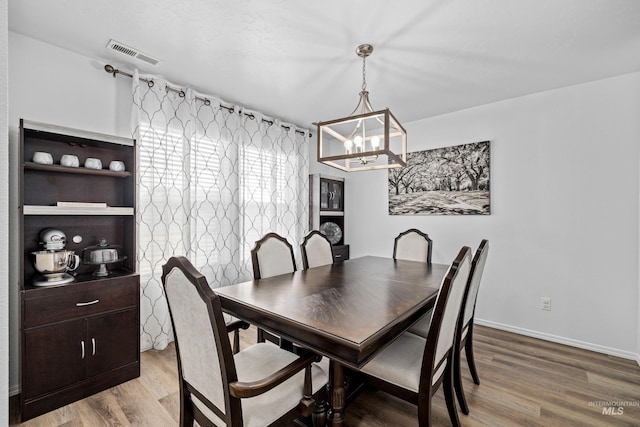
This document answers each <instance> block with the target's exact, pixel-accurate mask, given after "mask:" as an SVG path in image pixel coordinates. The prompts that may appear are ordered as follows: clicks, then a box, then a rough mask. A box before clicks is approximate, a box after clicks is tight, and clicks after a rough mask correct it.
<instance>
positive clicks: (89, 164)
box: [84, 157, 102, 169]
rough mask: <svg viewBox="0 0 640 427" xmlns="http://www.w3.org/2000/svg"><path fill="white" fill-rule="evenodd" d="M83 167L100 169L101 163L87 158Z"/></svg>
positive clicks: (98, 160)
mask: <svg viewBox="0 0 640 427" xmlns="http://www.w3.org/2000/svg"><path fill="white" fill-rule="evenodd" d="M84 167H85V168H87V169H102V161H101V160H100V159H95V158H93V157H87V160H85V161H84Z"/></svg>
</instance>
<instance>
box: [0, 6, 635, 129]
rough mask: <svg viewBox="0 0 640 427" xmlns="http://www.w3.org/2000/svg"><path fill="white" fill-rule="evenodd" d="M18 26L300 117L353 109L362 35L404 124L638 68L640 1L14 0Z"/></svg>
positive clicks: (378, 104) (307, 119) (374, 95)
mask: <svg viewBox="0 0 640 427" xmlns="http://www.w3.org/2000/svg"><path fill="white" fill-rule="evenodd" d="M9 29H10V31H13V32H16V33H20V34H23V35H25V36H28V37H32V38H34V39H38V40H41V41H44V42H47V43H50V44H53V45H56V46H59V47H62V48H65V49H68V50H71V51H74V52H77V53H79V54H82V55H86V56H88V57H90V58H93V59H98V60H99V61H100V62H101V63H102V62H103V63H104V64H107V63H109V64H112V65H114V66H115V67H117V68H120V69H123V70H127V71H131V70H133V69H134V68H138V69H140V70H141V71H142V72H146V73H151V74H156V75H160V76H163V77H165V78H166V79H168V80H170V81H171V82H174V83H176V84H178V85H182V86H190V87H192V88H194V89H196V90H197V91H198V92H200V93H202V94H205V95H213V96H217V97H219V98H221V99H222V100H224V101H227V102H228V103H230V104H232V103H233V104H239V105H242V106H245V107H247V108H249V109H254V110H257V111H260V112H263V113H265V114H266V115H269V116H272V117H277V118H280V119H282V120H283V121H286V122H289V123H293V124H296V125H298V126H302V127H309V126H311V125H310V124H311V123H312V122H316V121H324V120H331V119H334V118H338V117H341V116H345V115H347V114H349V113H350V112H351V111H352V110H353V109H354V108H355V106H356V104H357V101H358V92H359V91H360V88H361V84H362V60H361V59H360V58H358V57H357V56H356V54H355V48H356V46H358V45H359V44H361V43H370V44H372V45H373V46H374V52H373V54H372V56H371V57H370V58H368V59H367V74H366V77H367V89H368V90H369V92H370V99H371V103H372V104H373V107H374V108H375V109H383V108H385V107H389V108H390V109H391V111H392V112H393V113H394V115H395V116H396V117H397V118H398V119H399V120H400V121H401V122H410V121H413V120H417V119H421V118H426V117H431V116H434V115H438V114H443V113H447V112H451V111H457V110H462V109H465V108H469V107H474V106H477V105H482V104H487V103H491V102H495V101H499V100H503V99H509V98H513V97H518V96H522V95H526V94H530V93H535V92H540V91H545V90H550V89H555V88H559V87H564V86H569V85H573V84H578V83H583V82H588V81H593V80H598V79H602V78H606V77H611V76H616V75H621V74H626V73H630V72H635V71H640V1H638V0H519V1H514V0H398V1H393V2H392V1H388V0H351V1H347V0H322V1H295V0H268V1H267V0H234V1H221V0H216V1H212V0H190V1H176V0H138V1H131V0H109V1H101V2H95V1H86V0H56V1H48V0H9ZM110 39H115V40H117V41H119V42H121V43H123V44H125V45H128V46H131V47H133V48H135V49H138V50H140V51H142V52H144V53H145V54H147V55H151V56H153V57H155V58H158V59H159V60H160V62H159V63H158V64H157V65H156V66H151V65H149V64H147V63H145V62H142V61H139V60H137V59H132V58H128V57H126V56H122V55H121V54H118V53H115V52H112V51H110V50H108V49H107V48H106V45H107V43H108V42H109V40H110ZM96 68H97V67H96ZM96 72H99V71H98V70H96ZM102 72H104V71H102ZM105 74H106V73H105ZM122 78H124V77H122Z"/></svg>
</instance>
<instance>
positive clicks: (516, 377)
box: [10, 326, 640, 427]
mask: <svg viewBox="0 0 640 427" xmlns="http://www.w3.org/2000/svg"><path fill="white" fill-rule="evenodd" d="M474 338H475V342H474V348H475V354H476V365H477V367H478V373H479V375H480V381H481V384H480V385H479V386H476V385H475V384H473V382H472V380H471V376H470V375H469V372H468V370H467V369H466V368H465V369H464V371H463V372H464V387H465V390H466V395H467V401H468V403H469V407H470V410H471V414H470V415H469V416H465V415H463V414H462V413H460V421H461V424H462V426H464V427H471V426H554V427H555V426H598V427H600V426H640V367H638V365H637V364H636V363H635V362H634V361H630V360H624V359H620V358H616V357H611V356H606V355H602V354H598V353H593V352H590V351H586V350H580V349H576V348H573V347H568V346H564V345H560V344H555V343H549V342H546V341H541V340H537V339H534V338H529V337H524V336H521V335H516V334H512V333H509V332H504V331H499V330H496V329H491V328H486V327H480V326H477V327H476V331H475V337H474ZM254 341H255V330H254V329H253V328H252V329H249V330H248V331H242V345H243V346H246V345H248V344H250V343H251V342H254ZM463 362H464V363H466V361H465V360H464V359H463ZM465 366H466V365H465ZM611 401H614V402H623V403H624V402H626V405H625V406H621V407H622V411H623V413H622V414H619V415H618V411H619V410H618V409H617V408H616V409H615V414H616V415H613V414H611V415H608V414H603V406H601V402H611ZM17 410H18V408H17V401H16V399H15V398H12V399H11V404H10V420H11V424H10V425H11V426H21V427H45V426H46V427H49V426H51V427H54V426H65V427H76V426H77V427H80V426H84V427H96V426H150V427H163V426H175V425H177V423H178V417H179V397H178V382H177V371H176V357H175V350H174V347H173V346H169V347H168V348H167V349H165V350H163V351H153V350H152V351H146V352H144V353H142V367H141V376H140V378H138V379H135V380H132V381H129V382H127V383H124V384H121V385H119V386H117V387H113V388H111V389H109V390H106V391H103V392H101V393H98V394H96V395H93V396H91V397H88V398H86V399H83V400H81V401H78V402H75V403H73V404H71V405H68V406H65V407H63V408H60V409H58V410H55V411H52V412H50V413H48V414H45V415H42V416H40V417H38V418H35V419H33V420H30V421H27V422H25V423H22V424H17V416H18V414H17ZM434 415H435V418H434V426H450V425H451V424H450V422H449V418H448V415H447V410H446V406H445V403H444V397H443V395H442V390H439V391H438V392H437V393H436V395H435V396H434ZM416 417H417V409H416V407H415V406H413V405H411V404H408V403H406V402H403V401H401V400H398V399H395V398H393V397H391V396H389V395H387V394H385V393H382V392H378V391H375V390H370V389H365V390H364V391H363V392H362V393H361V394H359V395H358V397H357V398H356V399H355V400H354V401H353V402H352V403H351V404H350V405H349V406H348V407H347V416H346V423H347V425H348V426H349V427H382V426H394V427H395V426H402V427H411V426H417V425H418V422H417V418H416Z"/></svg>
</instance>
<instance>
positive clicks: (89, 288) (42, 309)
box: [23, 275, 140, 328]
mask: <svg viewBox="0 0 640 427" xmlns="http://www.w3.org/2000/svg"><path fill="white" fill-rule="evenodd" d="M138 283H139V277H138V276H137V275H135V276H126V277H114V278H110V279H104V280H97V281H90V282H81V283H74V284H71V285H67V286H63V287H58V288H56V289H55V290H54V289H46V288H42V289H41V290H38V291H40V292H34V293H33V295H30V297H29V298H25V299H24V307H23V309H24V312H23V321H24V328H30V327H34V326H39V325H44V324H49V323H55V322H60V321H64V320H70V319H75V318H79V317H85V316H92V315H95V314H99V313H103V312H107V311H112V310H118V309H121V308H124V307H131V306H136V305H138V302H139V299H140V293H139V290H138V289H139V286H138ZM47 291H52V292H47Z"/></svg>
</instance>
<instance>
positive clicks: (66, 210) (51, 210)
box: [23, 205, 134, 216]
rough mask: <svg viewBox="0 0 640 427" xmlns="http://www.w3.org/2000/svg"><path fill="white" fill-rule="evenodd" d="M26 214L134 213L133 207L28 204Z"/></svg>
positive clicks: (24, 211)
mask: <svg viewBox="0 0 640 427" xmlns="http://www.w3.org/2000/svg"><path fill="white" fill-rule="evenodd" d="M23 214H24V215H122V216H130V215H133V214H134V210H133V208H128V207H112V206H109V207H106V208H85V207H75V206H36V205H26V206H24V210H23Z"/></svg>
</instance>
